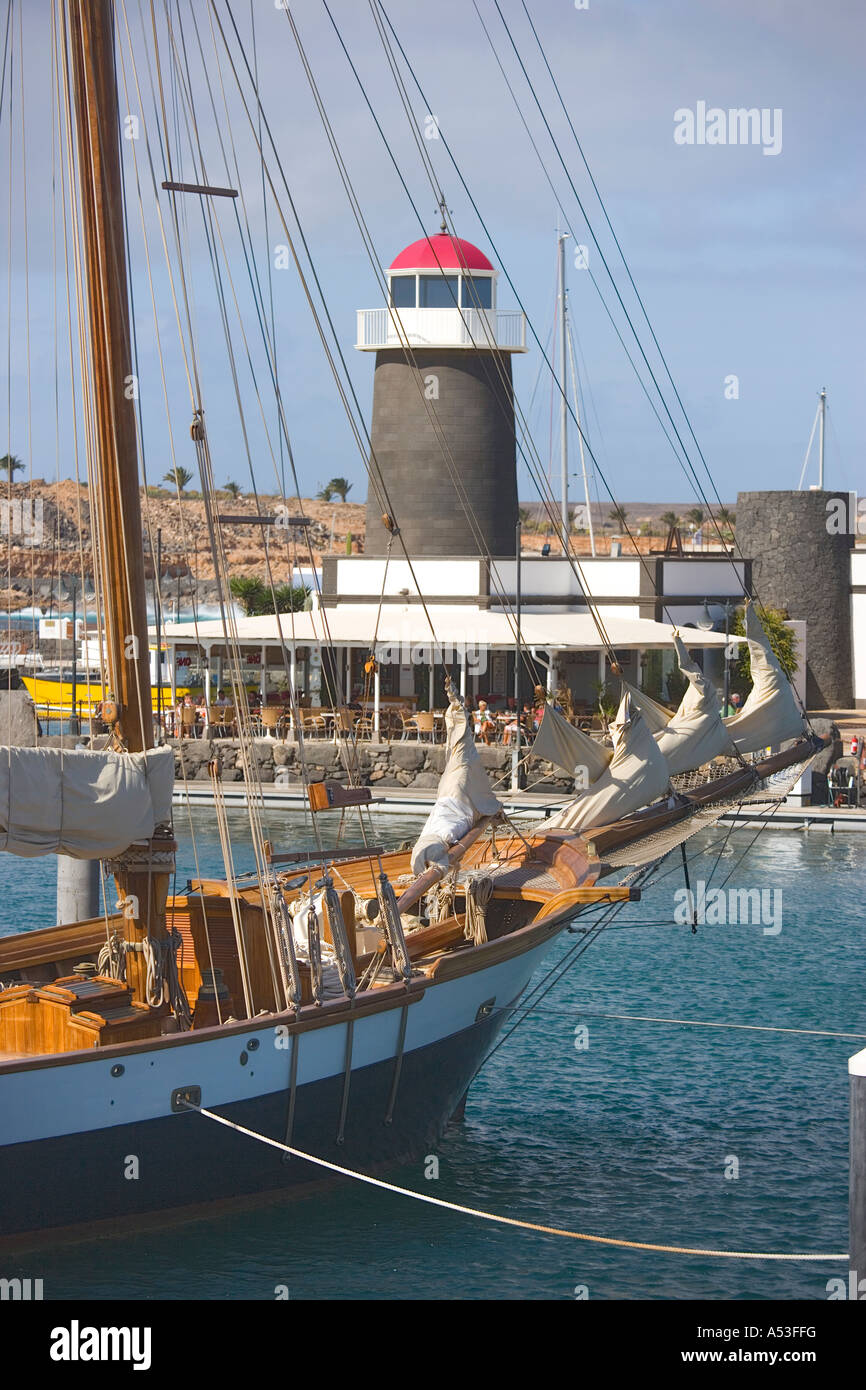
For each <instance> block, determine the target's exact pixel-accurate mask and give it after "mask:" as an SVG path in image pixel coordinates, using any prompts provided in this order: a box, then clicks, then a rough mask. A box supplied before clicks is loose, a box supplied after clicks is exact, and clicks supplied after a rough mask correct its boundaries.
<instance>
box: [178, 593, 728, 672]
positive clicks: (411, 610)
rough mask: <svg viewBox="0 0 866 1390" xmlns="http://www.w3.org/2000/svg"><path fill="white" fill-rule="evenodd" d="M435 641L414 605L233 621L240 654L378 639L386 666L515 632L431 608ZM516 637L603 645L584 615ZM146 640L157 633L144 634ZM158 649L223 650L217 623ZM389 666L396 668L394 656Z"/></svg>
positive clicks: (550, 621) (697, 637) (552, 645)
mask: <svg viewBox="0 0 866 1390" xmlns="http://www.w3.org/2000/svg"><path fill="white" fill-rule="evenodd" d="M428 611H429V613H430V618H431V620H432V623H433V629H434V632H435V637H434V635H433V634H431V632H430V626H429V624H428V621H427V618H426V616H425V613H424V610H423V608H421V607H420V605H418V604H401V605H399V606H398V605H396V604H385V605H384V606H383V608H382V612H381V615H378V629H377V614H378V610H377V608H376V606H375V605H374V604H361V603H358V604H350V603H346V604H339V605H338V606H337V607H336V608H323V609H319V610H315V611H310V612H301V613H282V614H280V615H279V616H277V615H276V614H269V615H268V616H266V617H261V618H238V619H237V620H236V623H235V629H236V632H237V636H238V640H239V641H240V642H241V644H242V645H244V646H262V645H266V646H270V645H272V646H278V645H280V644H281V643H285V644H286V645H288V646H290V645H291V644H292V642H293V641H294V642H295V644H296V645H298V646H310V645H311V644H314V643H321V644H322V645H324V646H327V647H369V645H370V643H371V642H372V640H373V634H374V633H377V641H376V646H377V650H378V653H379V657H380V660H386V661H387V651H386V650H385V649H387V648H389V647H390V648H397V649H399V648H401V647H403V648H405V647H430V646H431V645H432V647H433V653H432V660H434V661H435V660H436V647H437V645H438V644H440V643H441V645H442V646H445V647H452V648H453V647H464V646H469V647H473V646H481V647H486V648H487V649H488V650H489V649H493V650H500V651H512V650H513V649H514V645H515V630H514V623H513V620H512V618H511V617H510V616H509V615H508V614H507V613H504V612H502V611H501V610H498V609H491V608H475V607H469V606H468V605H462V604H450V605H445V604H442V605H436V606H434V607H431V608H429V610H428ZM604 628H605V631H606V632H607V636H608V638H609V640H610V644H611V646H612V647H613V648H614V650H618V651H627V650H629V649H633V650H636V651H646V650H648V649H650V648H653V647H655V648H659V647H672V646H673V644H674V639H673V634H674V629H673V628H672V627H671V626H669V624H668V623H656V622H653V621H652V620H651V619H649V618H610V617H606V618H605V620H604ZM520 629H521V635H522V639H523V643H524V645H525V646H527V647H543V648H546V649H548V650H553V651H604V650H605V648H606V643H605V642H604V641H603V640H602V638H601V637H600V636H599V633H598V631H597V629H596V626H595V623H594V622H593V620H592V618H591V617H590V615H589V614H588V613H527V614H525V615H524V616H523V617H522V618H521V622H520ZM151 636H153V637H155V636H156V629H155V628H151ZM680 636H681V637H682V640H683V641H684V643H685V645H686V646H687V647H689V648H691V649H692V650H696V649H698V648H701V647H724V646H725V644H726V642H729V641H736V638H726V637H725V634H724V633H723V632H704V631H702V630H701V629H699V628H680ZM162 638H163V641H165V642H167V643H168V645H169V646H178V647H195V646H204V645H206V646H216V645H221V644H223V643H224V642H225V636H224V633H223V626H222V623H221V622H220V621H209V622H199V623H191V622H190V623H166V624H164V625H163V628H162ZM395 660H400V657H399V655H398V656H397V657H396V658H395Z"/></svg>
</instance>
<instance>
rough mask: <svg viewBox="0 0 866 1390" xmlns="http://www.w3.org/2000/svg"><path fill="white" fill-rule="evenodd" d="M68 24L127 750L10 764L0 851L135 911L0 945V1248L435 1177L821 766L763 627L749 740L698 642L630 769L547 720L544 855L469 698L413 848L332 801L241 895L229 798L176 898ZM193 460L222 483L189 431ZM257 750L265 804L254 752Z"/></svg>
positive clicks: (120, 263) (114, 186)
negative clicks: (336, 1167)
mask: <svg viewBox="0 0 866 1390" xmlns="http://www.w3.org/2000/svg"><path fill="white" fill-rule="evenodd" d="M64 19H65V24H66V44H67V46H68V53H69V61H70V69H71V73H70V82H71V87H72V90H73V94H74V99H75V121H76V142H77V152H78V176H79V191H80V199H81V210H82V226H83V236H84V256H83V260H84V264H85V268H86V289H87V308H88V328H89V333H88V350H89V364H90V370H91V372H92V379H93V399H94V403H95V418H94V430H93V450H94V460H93V465H94V477H95V479H96V490H95V491H96V503H97V505H98V536H99V547H98V559H99V563H100V592H101V594H102V596H103V602H104V611H103V615H102V616H103V619H104V624H105V635H106V648H107V654H108V672H107V676H108V682H109V694H110V698H109V699H106V701H105V702H104V706H103V713H104V715H106V716H107V718H108V722H109V725H110V731H111V732H110V739H109V746H108V747H106V748H104V749H102V750H82V749H75V750H72V751H67V750H63V749H55V748H48V749H45V748H36V749H30V748H12V747H9V748H6V749H4V750H3V751H2V753H0V848H3V849H5V850H6V851H7V852H9V853H12V854H17V855H20V856H24V857H36V856H41V855H66V856H69V857H72V858H77V859H91V860H93V859H98V860H100V861H102V864H103V868H104V871H105V873H106V875H107V876H108V877H109V878H113V879H114V882H115V884H116V887H117V906H116V909H115V910H114V911H110V912H108V913H107V914H106V915H105V916H103V917H96V918H92V919H88V920H84V921H79V922H75V923H72V924H66V925H63V926H56V927H50V928H47V929H42V930H34V931H28V930H25V931H19V932H17V933H15V934H12V935H9V936H4V937H0V1240H2V1239H6V1238H19V1239H25V1240H26V1239H29V1238H31V1237H32V1236H33V1235H34V1233H38V1232H45V1231H47V1230H50V1231H53V1232H55V1233H63V1232H68V1231H69V1230H70V1228H71V1229H73V1230H75V1231H82V1230H83V1231H85V1232H86V1233H88V1234H92V1233H93V1232H95V1231H97V1230H99V1229H100V1227H101V1226H102V1225H103V1224H104V1223H108V1224H109V1225H110V1227H111V1229H112V1230H117V1229H118V1223H120V1224H121V1225H122V1224H124V1223H127V1222H133V1221H138V1220H142V1219H151V1218H153V1217H154V1216H155V1215H161V1214H164V1213H166V1212H169V1211H171V1212H174V1211H177V1210H180V1211H200V1210H202V1208H204V1207H206V1205H207V1204H210V1203H214V1202H217V1201H221V1200H225V1199H231V1200H233V1201H237V1200H242V1199H250V1200H252V1199H258V1198H261V1197H262V1196H263V1195H268V1194H273V1193H277V1192H281V1191H286V1190H292V1189H303V1188H304V1187H305V1186H307V1185H310V1184H314V1183H317V1182H319V1181H320V1180H321V1170H320V1169H319V1168H318V1167H316V1166H315V1165H314V1164H313V1163H311V1162H308V1161H306V1160H305V1159H303V1158H297V1157H295V1158H291V1159H290V1160H288V1161H287V1154H286V1152H285V1150H286V1149H287V1148H290V1149H293V1150H297V1151H299V1152H301V1153H305V1154H309V1155H316V1156H319V1157H321V1158H323V1159H326V1160H330V1161H334V1162H338V1163H340V1164H341V1165H343V1166H344V1167H346V1168H348V1169H351V1170H356V1171H362V1172H367V1173H369V1172H371V1171H375V1170H379V1169H383V1168H387V1167H388V1166H389V1165H394V1164H396V1163H399V1162H402V1161H407V1160H409V1159H411V1158H413V1157H415V1156H417V1155H419V1154H423V1153H425V1152H427V1151H428V1150H429V1147H430V1146H431V1145H432V1144H434V1143H435V1141H436V1140H437V1138H438V1137H439V1136H440V1135H441V1133H442V1131H443V1129H444V1127H445V1125H446V1124H447V1123H448V1121H449V1119H450V1118H451V1117H452V1116H453V1115H454V1114H455V1113H456V1112H458V1111H459V1109H460V1106H461V1103H462V1102H463V1100H464V1098H465V1096H466V1093H467V1091H468V1089H469V1087H470V1085H471V1083H472V1081H473V1078H474V1077H475V1076H476V1074H477V1072H478V1070H479V1068H480V1066H481V1065H482V1063H483V1061H484V1058H485V1057H486V1055H487V1054H488V1052H489V1050H490V1048H491V1046H492V1044H493V1043H494V1040H495V1039H496V1037H497V1035H498V1034H499V1033H500V1031H501V1030H502V1028H503V1027H504V1025H505V1024H506V1022H507V1020H508V1019H509V1018H510V1017H511V1016H512V1014H513V1011H514V1009H515V1006H516V1004H517V1002H518V1001H519V1000H520V998H521V995H522V994H523V992H524V991H525V989H526V987H527V984H528V982H529V980H530V978H531V976H532V974H533V972H534V971H535V969H536V968H537V967H538V966H539V964H540V963H541V962H542V961H543V960H544V958H545V956H546V955H547V953H548V952H549V951H550V949H551V946H552V945H553V943H554V942H555V941H556V940H557V938H558V937H560V936H561V934H562V933H563V932H564V931H565V930H566V928H567V927H569V926H570V925H571V924H572V923H574V922H575V921H576V920H578V919H579V918H580V916H581V914H582V913H584V912H586V911H588V910H590V909H592V908H595V907H597V906H598V905H599V904H602V903H605V904H617V903H625V902H630V901H636V900H637V899H638V898H639V896H640V889H639V888H638V887H636V886H635V885H634V884H633V883H628V882H622V883H618V882H616V881H615V876H616V873H617V872H618V871H620V870H622V869H623V868H627V867H629V866H636V865H641V864H645V863H648V862H650V861H654V860H657V859H659V858H660V857H662V856H663V854H664V853H666V852H667V850H668V849H669V848H670V847H671V846H672V845H674V844H678V843H681V842H682V841H683V840H684V839H686V838H687V837H688V836H689V835H691V834H694V833H696V831H697V830H698V829H700V828H702V826H703V825H705V824H706V823H707V822H708V819H711V818H713V817H717V816H719V815H721V814H723V812H724V810H725V809H727V808H729V807H730V806H731V805H733V804H736V803H739V802H742V801H743V800H745V799H747V798H748V797H749V796H750V795H757V794H758V793H760V794H761V795H763V796H764V798H765V799H766V794H767V791H768V788H775V790H776V792H777V793H778V794H782V790H781V789H782V784H783V783H785V782H786V780H793V779H794V778H795V777H796V776H798V775H799V774H800V771H801V770H802V768H803V766H804V765H805V764H806V763H808V761H809V760H810V759H811V757H812V756H813V755H814V753H815V751H816V746H815V742H814V739H813V738H812V737H811V735H810V734H809V733H808V731H807V730H806V728H805V725H804V723H803V719H802V716H801V715H800V713H799V711H798V710H797V709H796V706H795V704H794V701H793V695H792V692H791V688H790V684H789V683H788V682H787V678H786V677H785V675H784V673H783V672H782V671H781V669H780V668H779V666H778V663H777V662H776V660H775V658H774V657H773V654H772V651H771V649H770V647H769V643H768V642H767V639H766V637H765V635H764V633H763V630H762V629H761V626H760V623H759V621H758V618H757V615H756V614H755V613H754V612H753V611H752V610H749V615H748V619H747V622H748V626H747V634H746V640H747V641H748V642H749V647H750V651H751V654H752V661H753V672H754V677H755V680H754V687H753V691H752V694H751V695H750V697H749V699H748V701H747V702H746V705H745V707H744V709H743V711H742V712H741V713H740V714H739V715H738V716H736V718H735V719H733V720H729V721H727V722H723V721H722V720H721V715H720V713H719V710H718V706H717V703H716V704H715V705H714V704H713V700H712V698H711V693H710V691H709V690H708V689H707V686H706V684H705V682H704V680H703V676H702V673H700V671H699V669H698V668H693V666H692V663H691V662H690V659H689V658H688V654H687V652H686V649H685V647H683V646H681V647H680V648H679V649H678V650H679V651H680V661H681V664H682V666H683V671H684V674H685V675H686V677H687V678H688V680H689V689H688V691H687V693H686V696H685V697H684V699H683V702H682V704H681V705H680V708H679V709H678V710H677V711H676V713H675V714H674V715H673V716H672V717H670V718H666V717H665V716H666V713H667V712H665V711H662V712H661V713H659V708H660V707H658V706H656V707H655V712H654V711H653V708H652V707H651V703H647V702H646V700H645V697H643V698H642V697H641V694H640V692H638V691H636V690H634V689H632V688H630V687H625V686H624V688H623V695H622V701H621V705H620V710H619V714H618V717H617V719H616V721H615V724H614V730H613V732H614V740H615V747H614V748H613V750H612V751H609V750H607V749H603V748H601V747H600V746H599V745H598V744H596V743H595V742H594V741H593V740H591V739H590V738H588V737H587V736H585V735H583V734H582V733H581V732H580V731H579V730H576V729H574V728H573V727H572V726H571V725H569V724H568V723H567V721H565V720H562V719H561V718H560V716H558V715H557V713H556V711H555V710H554V709H553V708H552V707H550V708H548V709H547V710H546V711H545V715H544V720H543V722H542V726H541V729H540V731H539V734H538V739H537V741H536V746H535V752H536V753H537V754H538V755H539V756H548V755H549V756H551V757H552V759H553V760H554V761H556V762H558V763H559V765H560V766H563V767H565V768H566V769H567V771H568V773H569V775H572V774H575V771H576V769H578V768H582V769H584V770H585V771H586V777H585V778H584V779H582V783H581V785H580V786H579V787H578V786H577V785H576V788H575V793H574V795H573V796H572V797H570V798H569V799H568V801H567V804H566V805H565V806H564V808H563V810H562V811H561V812H560V814H559V815H558V816H557V817H556V818H555V820H553V821H550V822H547V823H543V824H542V825H541V827H540V828H539V829H537V830H535V831H534V832H532V833H525V832H522V831H518V830H517V829H515V827H514V826H513V825H512V823H511V822H510V821H509V820H508V819H507V818H506V817H505V815H504V812H503V809H502V807H501V805H500V803H499V801H498V799H497V798H496V796H495V795H494V793H493V791H492V789H491V788H490V786H489V785H488V783H487V778H486V774H485V772H484V769H483V767H482V766H481V763H480V761H479V755H478V752H477V749H476V746H475V741H474V738H473V733H472V730H471V728H470V727H469V726H468V723H467V716H466V711H465V709H464V708H463V705H462V702H461V700H460V698H459V695H458V694H457V693H456V692H455V691H454V689H453V687H452V688H451V689H450V700H449V710H448V716H447V725H448V742H447V759H446V765H445V770H444V772H443V774H442V780H441V783H440V786H439V791H438V796H437V800H436V803H435V806H434V808H433V810H432V811H431V813H430V816H429V817H428V820H427V822H426V824H425V826H424V827H423V829H422V831H421V833H420V835H419V837H418V840H417V842H416V844H415V845H414V847H412V848H411V849H409V850H405V849H401V850H391V851H389V850H388V849H387V848H386V847H385V846H382V845H379V844H376V843H375V840H374V839H373V838H371V837H370V836H369V834H368V833H366V832H367V831H368V830H369V826H366V828H365V823H364V808H365V801H366V800H368V799H369V792H368V790H367V789H365V788H355V789H351V788H350V789H348V790H346V789H341V788H339V787H336V786H331V787H329V786H328V785H327V784H326V785H325V786H324V787H321V786H319V787H318V788H316V787H312V788H311V806H312V808H313V811H312V814H313V815H314V816H317V815H327V813H328V811H329V809H331V808H332V807H333V806H335V805H341V804H342V805H344V806H346V805H349V806H351V805H353V804H354V805H355V807H356V808H357V811H358V815H359V823H360V825H361V827H362V831H363V832H364V834H365V840H364V843H363V844H362V846H361V848H358V847H349V848H347V849H345V850H343V851H342V852H338V851H329V850H326V849H324V848H323V849H319V850H316V851H312V852H308V851H292V850H287V851H283V850H282V849H281V847H279V846H275V845H273V844H271V843H269V842H267V841H266V840H265V839H264V837H263V835H262V833H261V826H260V825H258V823H257V822H255V818H253V826H252V828H253V832H254V833H253V852H254V857H255V864H256V867H255V872H254V873H253V874H252V875H250V876H248V877H246V878H244V877H241V876H239V875H237V874H236V873H235V871H234V869H233V867H232V863H233V855H232V851H231V846H230V843H229V840H228V830H227V826H226V823H225V818H224V815H222V813H221V811H220V802H219V783H218V777H217V775H216V774H215V776H214V793H215V798H216V805H217V814H218V819H219V824H220V832H221V835H222V836H223V840H224V850H225V857H226V863H227V875H226V877H225V878H224V879H209V878H201V877H200V878H196V879H193V880H192V881H191V882H190V884H189V885H188V887H187V890H186V891H185V892H184V893H182V894H176V893H172V892H171V891H170V886H171V876H172V873H173V869H174V863H175V853H176V848H177V846H176V842H175V839H174V833H173V828H172V813H171V789H172V782H173V774H174V755H173V753H172V751H171V750H170V749H167V748H164V747H163V748H160V747H155V746H154V742H155V740H154V726H153V719H152V715H151V711H152V694H151V690H150V684H149V669H148V662H147V660H146V656H147V651H148V631H147V623H146V604H145V583H144V570H143V566H142V562H141V557H142V520H141V511H140V499H139V485H138V484H139V480H138V468H139V459H138V449H137V440H136V430H135V417H134V413H133V403H132V401H131V400H129V399H128V398H127V395H126V394H125V393H124V392H123V391H122V390H119V389H118V383H119V382H123V381H124V380H126V379H127V377H128V375H129V371H130V330H129V309H128V295H127V280H126V276H127V269H126V247H125V243H124V237H123V225H122V220H121V217H120V209H121V205H122V199H121V196H120V169H119V155H118V148H117V144H118V142H117V138H116V133H117V130H118V107H117V92H116V74H115V66H114V37H113V26H112V6H111V4H110V3H109V0H67V4H66V6H65V9H64ZM192 436H193V440H194V441H195V443H196V448H197V451H198V452H199V454H200V456H201V457H202V458H203V462H204V463H205V464H206V429H205V423H204V415H203V412H201V411H197V412H196V415H195V417H194V420H193V426H192ZM226 624H227V641H229V638H230V631H229V627H230V619H229V617H228V616H227V617H226ZM229 645H230V641H229ZM141 657H143V659H140V658H141ZM241 676H242V673H241V672H240V671H238V672H237V673H235V674H233V676H232V682H233V685H235V686H236V687H237V693H238V694H239V692H240V681H241ZM781 743H786V744H787V746H786V747H784V748H782V749H781V751H779V752H776V753H775V754H771V755H769V756H762V757H759V758H758V759H757V760H754V754H755V752H756V751H757V750H761V749H765V748H767V747H774V746H775V747H777V746H778V745H779V744H781ZM672 750H673V751H672ZM242 751H243V752H244V757H245V759H246V760H247V761H246V765H245V771H246V773H247V775H248V777H249V778H250V782H251V784H253V783H254V781H255V767H254V750H252V749H251V741H247V742H246V743H245V742H244V741H243V740H242ZM674 753H675V754H676V756H675V758H674V756H673V754H674ZM669 757H670V758H671V761H669ZM750 757H752V761H749V760H748V759H749V758H750ZM674 768H676V772H674ZM684 776H685V777H691V778H692V779H693V780H692V782H691V783H690V784H689V785H688V786H686V785H685V784H684V783H681V785H680V786H679V787H678V786H677V779H678V778H680V779H681V778H682V777H684ZM577 780H578V779H577V778H576V784H577ZM213 1114H218V1115H219V1116H220V1117H221V1118H222V1119H223V1120H225V1121H229V1122H230V1124H229V1125H225V1124H216V1125H215V1124H214V1123H213V1121H212V1118H210V1116H212V1115H213ZM231 1125H234V1126H241V1127H242V1129H243V1131H244V1132H243V1133H241V1132H239V1131H238V1129H237V1128H232V1127H231ZM251 1135H253V1136H255V1137H252V1138H251V1137H250V1136H251ZM256 1137H257V1138H258V1139H261V1140H264V1141H265V1142H256V1141H255V1138H256ZM274 1141H276V1143H277V1145H282V1146H283V1148H279V1147H274ZM130 1155H133V1156H134V1157H135V1160H136V1165H135V1171H136V1175H137V1176H136V1181H129V1180H127V1179H128V1164H129V1156H130Z"/></svg>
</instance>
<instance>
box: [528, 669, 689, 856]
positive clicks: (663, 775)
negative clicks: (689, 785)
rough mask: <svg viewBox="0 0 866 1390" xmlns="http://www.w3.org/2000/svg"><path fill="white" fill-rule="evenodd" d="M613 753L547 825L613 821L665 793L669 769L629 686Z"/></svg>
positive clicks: (581, 826)
mask: <svg viewBox="0 0 866 1390" xmlns="http://www.w3.org/2000/svg"><path fill="white" fill-rule="evenodd" d="M612 733H613V735H614V743H615V748H614V754H613V757H612V758H611V760H610V762H609V764H608V766H607V767H606V768H605V770H604V772H603V773H602V774H601V776H600V777H599V778H598V779H597V780H596V781H595V782H594V783H593V784H592V785H591V786H590V788H589V790H588V791H587V792H585V793H584V794H583V795H578V796H576V797H575V798H574V799H573V800H572V801H571V802H570V803H569V805H568V806H567V807H566V808H565V810H564V811H561V812H560V814H559V815H558V816H556V817H554V819H552V820H549V821H545V825H544V828H545V830H549V829H557V830H574V831H575V832H576V831H580V830H583V829H584V828H587V827H589V826H595V827H601V826H603V825H612V824H613V822H614V821H617V820H622V818H623V816H629V815H631V813H632V812H633V811H637V810H639V809H640V808H641V807H642V806H648V805H649V803H650V802H651V801H656V800H657V799H658V798H659V797H660V796H664V794H665V792H666V791H667V790H668V787H669V785H670V770H669V768H668V765H667V763H666V761H665V759H664V757H663V755H662V753H661V750H660V749H659V746H658V744H657V743H656V741H655V739H654V738H653V736H652V733H651V732H650V729H649V726H648V725H647V722H646V720H645V719H644V718H643V716H642V715H641V714H640V712H639V711H638V710H637V709H635V708H634V707H633V704H632V699H631V696H630V694H629V693H628V691H626V692H625V693H624V695H623V697H622V700H621V702H620V706H619V712H618V714H617V717H616V721H615V723H614V724H613V726H612Z"/></svg>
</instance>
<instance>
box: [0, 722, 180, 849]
mask: <svg viewBox="0 0 866 1390" xmlns="http://www.w3.org/2000/svg"><path fill="white" fill-rule="evenodd" d="M173 787H174V753H173V752H172V750H171V749H170V748H154V749H151V750H150V751H149V752H147V753H112V752H105V753H91V752H89V751H87V750H85V749H75V750H71V751H67V750H66V749H64V748H11V747H10V748H4V749H0V849H5V850H7V851H8V852H9V853H10V854H18V855H21V856H22V857H23V858H25V859H34V858H36V857H38V856H39V855H42V854H67V855H69V856H70V857H71V858H72V859H102V858H106V857H108V856H110V855H113V854H120V853H121V851H122V850H125V849H128V848H129V846H130V845H132V844H134V843H135V841H137V840H149V839H150V837H151V835H152V834H153V832H154V829H155V827H156V826H157V825H159V824H161V823H162V822H164V821H168V820H169V819H170V818H171V794H172V789H173Z"/></svg>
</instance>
